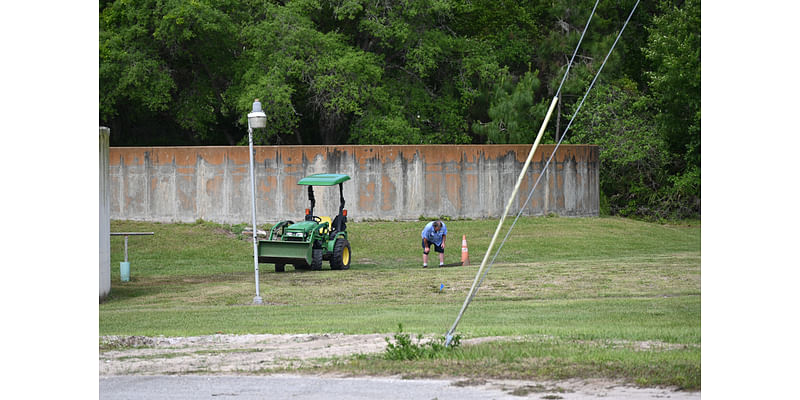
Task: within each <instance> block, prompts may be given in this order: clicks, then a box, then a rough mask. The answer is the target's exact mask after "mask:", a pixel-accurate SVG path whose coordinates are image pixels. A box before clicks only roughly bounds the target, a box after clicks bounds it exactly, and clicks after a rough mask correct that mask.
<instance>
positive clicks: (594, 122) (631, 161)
mask: <svg viewBox="0 0 800 400" xmlns="http://www.w3.org/2000/svg"><path fill="white" fill-rule="evenodd" d="M650 103H651V102H650V100H649V99H648V98H647V97H646V96H644V95H642V94H640V93H639V92H638V90H637V89H636V84H635V83H634V82H632V81H630V80H628V79H622V80H619V81H616V82H614V83H612V84H606V85H598V86H596V87H595V88H594V90H593V91H592V92H591V94H590V95H589V98H588V99H587V101H586V103H585V104H584V107H583V108H582V109H581V110H580V114H579V115H578V117H577V118H576V119H575V121H574V123H573V126H572V127H571V128H570V129H571V130H572V131H571V133H568V135H569V137H568V141H569V142H571V143H593V144H597V145H598V146H599V147H600V191H601V195H600V197H601V198H602V199H603V200H604V204H603V205H604V206H605V205H606V204H605V202H607V207H608V208H607V210H608V213H610V214H611V215H621V216H626V217H640V218H645V219H651V220H660V219H664V218H685V217H689V216H694V215H696V214H697V212H698V211H699V197H698V196H696V194H699V185H700V171H699V169H694V170H691V171H689V172H687V173H685V174H683V175H678V176H674V175H673V176H670V175H669V172H668V171H669V170H670V168H669V167H670V166H671V165H672V163H673V159H674V157H673V156H672V155H671V154H670V153H669V150H668V146H667V143H666V142H665V140H664V137H663V135H661V134H660V133H659V132H658V129H657V124H656V122H655V119H654V118H653V117H652V110H651V108H650V106H649V105H650Z"/></svg>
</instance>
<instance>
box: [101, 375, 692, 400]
mask: <svg viewBox="0 0 800 400" xmlns="http://www.w3.org/2000/svg"><path fill="white" fill-rule="evenodd" d="M511 393H512V390H511V389H509V388H505V390H504V388H503V387H501V386H497V385H479V386H463V387H462V386H455V385H453V384H452V381H449V380H435V379H426V380H403V379H396V378H374V377H364V378H331V377H318V376H299V375H269V376H197V375H192V376H163V375H159V376H141V375H139V376H137V375H127V376H101V377H100V399H132V400H135V399H175V400H181V399H236V400H249V399H308V400H317V399H320V400H321V399H326V400H327V399H344V400H360V399H370V400H371V399H386V400H394V399H398V400H399V399H438V400H447V399H452V400H472V399H515V400H519V399H524V398H529V399H540V398H543V396H548V397H544V398H550V399H564V400H570V399H627V400H645V399H662V398H670V399H672V400H676V399H700V393H698V392H695V393H691V392H672V391H666V390H661V389H636V388H629V387H628V388H626V387H617V388H608V389H604V390H603V391H601V392H599V393H585V392H582V391H569V392H567V393H563V392H561V393H543V392H541V391H529V392H528V393H515V394H514V395H512V394H511Z"/></svg>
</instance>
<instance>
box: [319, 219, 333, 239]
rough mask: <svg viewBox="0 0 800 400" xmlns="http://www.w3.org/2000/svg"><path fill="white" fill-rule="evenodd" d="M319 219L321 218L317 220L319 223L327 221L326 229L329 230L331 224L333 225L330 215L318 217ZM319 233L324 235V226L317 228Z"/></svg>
mask: <svg viewBox="0 0 800 400" xmlns="http://www.w3.org/2000/svg"><path fill="white" fill-rule="evenodd" d="M319 219H320V220H321V221H319V223H323V222H327V223H328V231H330V230H331V227H332V226H333V225H331V217H319ZM319 233H320V234H323V235H324V234H325V233H327V232H325V228H319Z"/></svg>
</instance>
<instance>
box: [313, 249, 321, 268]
mask: <svg viewBox="0 0 800 400" xmlns="http://www.w3.org/2000/svg"><path fill="white" fill-rule="evenodd" d="M321 269H322V249H311V270H312V271H319V270H321Z"/></svg>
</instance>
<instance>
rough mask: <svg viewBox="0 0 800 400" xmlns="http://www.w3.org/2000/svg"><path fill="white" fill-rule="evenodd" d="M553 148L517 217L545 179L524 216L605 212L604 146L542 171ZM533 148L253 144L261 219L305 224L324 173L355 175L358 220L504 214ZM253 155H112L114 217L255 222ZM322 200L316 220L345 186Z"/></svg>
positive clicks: (350, 186) (540, 153)
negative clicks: (312, 177) (311, 179)
mask: <svg viewBox="0 0 800 400" xmlns="http://www.w3.org/2000/svg"><path fill="white" fill-rule="evenodd" d="M553 147H554V146H552V145H541V146H539V149H537V152H536V154H535V155H534V158H533V162H532V163H531V167H530V169H529V170H528V173H527V174H526V176H525V178H524V180H523V182H522V186H521V188H520V195H519V196H518V200H517V201H516V203H515V204H514V206H513V207H512V210H511V212H514V213H516V212H518V211H519V206H520V204H521V203H522V202H523V201H524V200H525V198H527V195H528V192H529V191H530V188H531V187H532V185H533V184H534V182H535V181H536V179H537V178H538V177H539V176H540V175H543V177H542V181H541V182H540V183H539V185H538V186H537V188H536V191H535V192H534V195H533V197H532V199H531V203H532V205H529V206H528V207H527V208H526V211H525V212H524V213H523V215H542V214H548V213H551V212H552V213H557V214H559V215H563V216H596V215H598V212H599V197H598V193H599V188H598V148H597V147H596V146H591V145H562V146H561V147H559V149H558V152H557V154H556V157H555V158H554V160H553V162H552V163H551V165H550V167H548V169H547V171H543V167H544V164H545V162H546V161H547V158H548V157H549V156H550V154H551V152H552V150H553ZM529 151H530V145H464V146H457V145H424V146H256V148H255V150H254V153H255V164H256V192H257V194H256V196H257V202H256V210H257V211H256V212H257V214H258V217H257V219H258V222H259V223H265V222H271V223H274V222H276V221H280V220H284V219H293V220H294V219H297V218H299V217H300V216H301V215H302V213H303V210H304V209H305V208H307V207H308V200H307V192H306V187H304V186H298V185H297V181H298V179H300V178H302V177H304V176H306V175H309V174H313V173H323V172H326V173H344V174H348V175H350V177H351V178H352V179H351V180H350V181H348V182H345V184H344V189H345V190H344V192H345V200H346V201H347V204H346V208H347V209H348V216H349V218H350V219H351V220H362V219H365V218H372V219H378V218H379V219H399V220H414V219H417V218H418V217H419V216H420V215H424V216H440V215H448V216H451V217H468V218H482V217H499V216H500V215H501V214H502V212H503V209H504V208H505V205H506V202H507V201H508V198H509V197H510V196H511V192H512V190H513V188H514V184H515V182H516V179H517V177H518V176H519V173H520V171H521V169H522V166H523V164H524V162H525V159H526V158H527V156H528V152H529ZM247 153H248V149H247V147H244V146H235V147H146V148H145V147H127V148H112V149H111V151H110V167H111V218H113V219H131V220H148V221H162V222H169V221H183V222H193V221H195V220H197V219H198V218H202V219H204V220H209V221H216V222H224V223H240V222H248V221H249V220H250V183H249V158H248V154H247ZM315 197H316V199H317V208H316V209H315V214H317V215H335V214H336V212H337V210H338V204H339V200H338V199H339V193H338V187H315Z"/></svg>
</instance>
